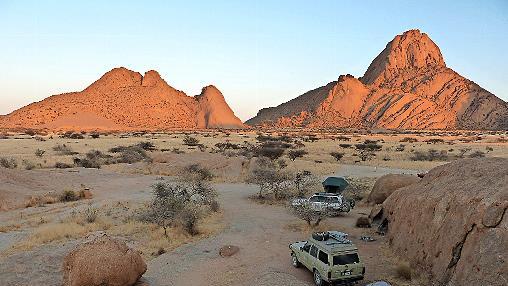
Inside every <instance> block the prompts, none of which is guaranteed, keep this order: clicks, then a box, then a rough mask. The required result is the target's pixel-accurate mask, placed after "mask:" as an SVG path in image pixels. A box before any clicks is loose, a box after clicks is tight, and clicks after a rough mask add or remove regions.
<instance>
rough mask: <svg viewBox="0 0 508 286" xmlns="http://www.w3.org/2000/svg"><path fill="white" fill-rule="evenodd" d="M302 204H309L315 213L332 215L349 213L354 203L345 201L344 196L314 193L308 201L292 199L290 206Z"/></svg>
mask: <svg viewBox="0 0 508 286" xmlns="http://www.w3.org/2000/svg"><path fill="white" fill-rule="evenodd" d="M303 204H309V205H310V206H311V208H312V209H313V210H315V211H318V212H322V211H327V212H330V214H332V215H333V214H337V213H340V212H349V211H350V210H351V208H352V207H354V203H352V202H351V201H348V200H347V199H345V198H344V196H342V195H339V194H333V193H315V194H314V195H312V196H311V197H310V198H308V199H294V200H293V201H292V202H291V205H292V206H299V205H303Z"/></svg>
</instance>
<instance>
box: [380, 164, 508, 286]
mask: <svg viewBox="0 0 508 286" xmlns="http://www.w3.org/2000/svg"><path fill="white" fill-rule="evenodd" d="M507 208H508V159H506V158H481V159H463V160H456V161H454V162H452V163H448V164H446V165H442V166H439V167H436V168H434V169H432V170H431V171H430V172H429V173H428V174H427V175H426V176H425V177H424V178H423V179H422V180H421V182H420V183H418V184H413V185H410V186H408V187H405V188H402V189H399V190H397V191H395V192H394V193H393V194H392V195H391V196H390V197H388V199H386V201H385V202H384V203H383V216H384V222H386V223H387V224H388V227H387V228H388V233H387V235H388V241H389V244H390V246H391V247H392V248H393V249H394V251H395V252H396V253H398V254H399V255H401V256H404V258H405V259H407V260H409V262H410V264H411V265H415V266H417V267H418V268H419V270H421V271H422V272H423V273H426V274H427V275H428V278H429V279H431V281H432V282H433V284H435V285H493V286H496V285H499V286H501V285H506V281H508V271H507V269H508V265H507V261H508V247H507V245H508V215H506V212H507V211H506V210H507Z"/></svg>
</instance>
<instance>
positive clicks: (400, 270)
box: [395, 263, 412, 280]
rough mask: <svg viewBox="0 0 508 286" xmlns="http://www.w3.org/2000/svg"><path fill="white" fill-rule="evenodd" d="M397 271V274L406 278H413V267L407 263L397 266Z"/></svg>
mask: <svg viewBox="0 0 508 286" xmlns="http://www.w3.org/2000/svg"><path fill="white" fill-rule="evenodd" d="M395 272H396V273H397V276H398V277H400V278H402V279H405V280H411V273H412V270H411V267H410V266H409V264H407V263H400V264H399V265H397V267H396V268H395Z"/></svg>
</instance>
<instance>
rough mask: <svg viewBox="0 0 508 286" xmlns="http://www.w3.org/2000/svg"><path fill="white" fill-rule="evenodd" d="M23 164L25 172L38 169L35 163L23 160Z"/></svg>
mask: <svg viewBox="0 0 508 286" xmlns="http://www.w3.org/2000/svg"><path fill="white" fill-rule="evenodd" d="M21 164H23V167H24V168H25V170H33V169H35V167H36V166H35V164H34V162H32V161H29V160H23V161H21Z"/></svg>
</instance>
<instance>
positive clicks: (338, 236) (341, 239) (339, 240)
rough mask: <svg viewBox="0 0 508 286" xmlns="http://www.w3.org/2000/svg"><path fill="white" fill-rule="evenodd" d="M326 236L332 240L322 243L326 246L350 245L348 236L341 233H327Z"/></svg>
mask: <svg viewBox="0 0 508 286" xmlns="http://www.w3.org/2000/svg"><path fill="white" fill-rule="evenodd" d="M328 235H329V237H330V238H332V239H328V240H326V241H324V243H325V244H326V245H333V244H351V243H352V242H351V240H349V239H348V238H347V237H348V234H347V233H344V232H341V231H328Z"/></svg>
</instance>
